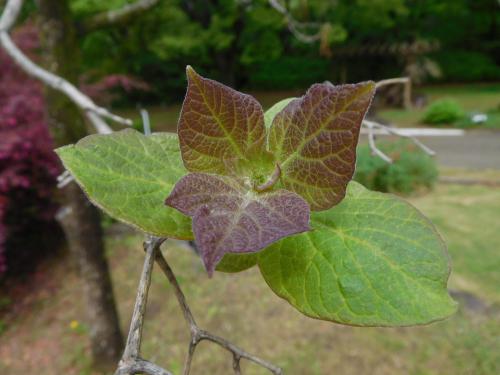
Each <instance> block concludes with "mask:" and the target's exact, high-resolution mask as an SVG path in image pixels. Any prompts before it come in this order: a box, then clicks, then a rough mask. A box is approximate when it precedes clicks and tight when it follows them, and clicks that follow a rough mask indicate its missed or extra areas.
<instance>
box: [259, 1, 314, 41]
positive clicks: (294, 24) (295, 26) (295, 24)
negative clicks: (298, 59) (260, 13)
mask: <svg viewBox="0 0 500 375" xmlns="http://www.w3.org/2000/svg"><path fill="white" fill-rule="evenodd" d="M269 4H270V5H271V6H272V7H273V8H274V9H276V10H277V11H278V12H279V13H281V14H282V15H283V16H284V17H285V20H286V22H287V25H288V30H290V32H291V33H292V34H293V35H294V36H295V37H296V38H297V39H298V40H300V41H301V42H303V43H314V42H316V41H318V40H320V39H321V30H319V29H320V28H321V24H319V23H316V22H299V21H297V20H296V19H295V18H294V17H293V16H292V15H291V13H290V12H289V11H288V9H286V7H285V6H284V5H283V4H281V3H280V2H279V0H269ZM304 28H315V29H318V31H317V32H316V33H314V34H308V33H305V32H304V31H302V30H303V29H304Z"/></svg>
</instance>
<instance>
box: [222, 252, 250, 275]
mask: <svg viewBox="0 0 500 375" xmlns="http://www.w3.org/2000/svg"><path fill="white" fill-rule="evenodd" d="M258 258H259V253H247V254H234V253H226V254H224V257H223V258H222V259H221V261H220V262H219V264H217V267H215V270H216V271H219V272H226V273H237V272H242V271H245V270H247V269H249V268H252V267H253V266H255V265H256V264H257V259H258Z"/></svg>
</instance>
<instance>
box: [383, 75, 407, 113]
mask: <svg viewBox="0 0 500 375" xmlns="http://www.w3.org/2000/svg"><path fill="white" fill-rule="evenodd" d="M396 84H401V85H403V87H404V91H403V102H404V107H405V109H410V108H411V107H412V104H411V78H410V77H399V78H389V79H383V80H381V81H378V82H377V85H376V87H377V88H380V87H383V86H389V85H396Z"/></svg>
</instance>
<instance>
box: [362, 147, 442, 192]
mask: <svg viewBox="0 0 500 375" xmlns="http://www.w3.org/2000/svg"><path fill="white" fill-rule="evenodd" d="M377 147H379V148H380V149H381V150H382V151H383V152H384V153H386V154H387V155H389V156H390V157H391V158H392V160H393V161H394V162H393V163H392V164H389V163H387V162H386V161H384V160H382V159H381V158H379V157H378V156H373V155H372V153H371V150H370V148H369V147H368V145H362V146H359V147H358V160H357V163H356V173H355V174H354V180H356V181H358V182H359V183H361V184H363V185H364V186H366V187H367V188H368V189H372V190H378V191H382V192H390V193H400V194H404V195H407V194H410V193H413V192H415V191H419V190H423V189H432V188H433V187H434V184H435V183H436V180H437V177H438V170H437V167H436V162H435V161H434V159H432V158H431V157H430V156H428V155H427V154H425V153H424V152H422V151H421V150H420V149H418V148H417V147H416V146H415V145H414V144H413V143H411V142H407V141H399V142H377Z"/></svg>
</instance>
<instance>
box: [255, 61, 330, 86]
mask: <svg viewBox="0 0 500 375" xmlns="http://www.w3.org/2000/svg"><path fill="white" fill-rule="evenodd" d="M329 70H330V63H329V62H328V60H326V59H319V58H314V57H299V56H283V57H281V58H279V59H273V60H266V61H262V62H259V63H256V64H254V65H252V66H251V67H249V68H248V71H249V78H248V82H247V85H248V86H249V87H252V88H260V89H273V90H279V89H295V88H301V87H307V86H309V85H311V84H312V83H314V82H318V81H322V80H324V79H325V77H328V73H329Z"/></svg>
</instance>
